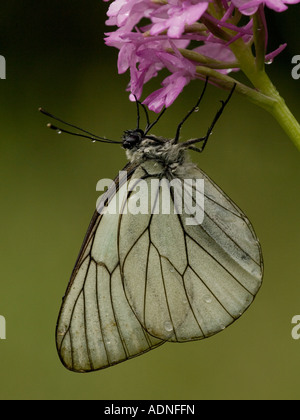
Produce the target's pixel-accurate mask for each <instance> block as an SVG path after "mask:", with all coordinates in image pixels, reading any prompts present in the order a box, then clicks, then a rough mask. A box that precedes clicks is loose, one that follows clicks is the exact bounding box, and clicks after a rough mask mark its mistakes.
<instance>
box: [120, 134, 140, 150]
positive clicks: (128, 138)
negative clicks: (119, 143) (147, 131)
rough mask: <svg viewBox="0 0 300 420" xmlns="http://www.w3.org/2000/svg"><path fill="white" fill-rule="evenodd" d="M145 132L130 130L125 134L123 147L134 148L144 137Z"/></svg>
mask: <svg viewBox="0 0 300 420" xmlns="http://www.w3.org/2000/svg"><path fill="white" fill-rule="evenodd" d="M143 137H144V132H143V131H142V130H139V129H137V130H128V131H125V132H124V135H123V147H124V149H133V148H134V147H135V146H137V145H138V144H139V143H140V142H141V141H142V139H143Z"/></svg>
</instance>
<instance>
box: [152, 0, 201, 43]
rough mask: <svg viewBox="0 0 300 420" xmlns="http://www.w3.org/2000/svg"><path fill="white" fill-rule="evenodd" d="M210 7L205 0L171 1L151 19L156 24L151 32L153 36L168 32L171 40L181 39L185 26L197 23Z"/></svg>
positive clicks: (153, 14)
mask: <svg viewBox="0 0 300 420" xmlns="http://www.w3.org/2000/svg"><path fill="white" fill-rule="evenodd" d="M207 7H208V2H207V1H205V0H200V1H199V0H183V1H181V0H170V1H169V2H168V5H166V6H163V7H161V9H159V10H158V11H157V12H156V13H155V12H154V13H152V14H151V17H152V18H153V21H154V22H155V23H154V24H153V26H152V28H151V30H150V34H151V35H158V34H159V33H161V32H163V31H165V30H168V36H169V37H170V38H179V37H180V36H181V35H182V34H183V32H184V28H185V25H192V24H193V23H195V22H197V20H199V19H200V17H201V16H202V15H203V13H204V12H205V11H206V9H207Z"/></svg>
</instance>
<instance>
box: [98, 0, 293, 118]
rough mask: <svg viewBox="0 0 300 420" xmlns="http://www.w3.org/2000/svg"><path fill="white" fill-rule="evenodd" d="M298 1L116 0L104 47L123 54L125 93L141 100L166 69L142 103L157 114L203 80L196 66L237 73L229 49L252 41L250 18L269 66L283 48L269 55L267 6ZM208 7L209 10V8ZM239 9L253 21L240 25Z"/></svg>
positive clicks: (279, 6) (280, 6)
mask: <svg viewBox="0 0 300 420" xmlns="http://www.w3.org/2000/svg"><path fill="white" fill-rule="evenodd" d="M104 1H107V0H104ZM299 2H300V0H232V1H231V0H114V1H112V2H111V4H110V6H109V9H108V12H107V15H108V20H107V22H106V24H107V25H108V26H116V27H117V29H116V30H115V31H113V32H110V33H107V34H106V39H105V42H106V44H107V45H109V46H113V47H115V48H117V49H118V50H119V55H118V71H119V73H124V72H126V71H127V70H129V71H130V83H129V85H128V87H127V90H128V91H130V92H131V94H134V95H135V96H136V97H137V98H138V99H140V97H141V95H142V90H143V86H144V85H145V83H147V82H148V81H149V80H150V79H152V78H154V77H156V76H157V75H158V73H159V72H160V71H161V70H162V69H167V70H168V71H169V73H170V74H169V75H168V76H167V77H166V78H165V79H164V80H163V82H162V84H161V85H162V87H161V88H160V89H158V90H156V91H155V92H153V93H151V94H150V95H149V96H148V97H147V98H146V100H145V101H144V104H146V105H148V107H149V108H150V109H151V110H153V111H155V112H159V111H160V110H161V109H162V108H163V106H166V107H168V106H170V105H171V104H172V103H173V102H174V100H175V99H176V97H177V96H178V95H179V94H180V93H181V92H182V90H183V88H184V86H186V85H187V84H188V83H189V82H190V81H191V80H192V79H195V78H197V77H200V78H201V77H202V78H203V76H201V75H199V74H198V73H197V66H202V67H203V66H207V67H208V68H209V69H211V68H212V69H214V68H215V70H217V71H218V72H220V73H223V74H228V73H229V72H231V71H238V70H239V67H238V62H237V59H236V57H235V55H234V54H233V52H232V50H231V45H232V44H233V43H234V42H235V41H236V40H237V39H241V40H242V41H243V42H244V45H247V44H250V45H251V43H253V42H254V37H253V20H252V16H251V15H252V14H254V13H256V14H257V16H258V17H259V21H260V22H261V24H262V25H263V26H264V30H263V31H261V34H263V36H264V38H263V39H262V40H261V39H260V42H261V43H260V46H262V47H261V49H260V53H262V54H263V59H265V61H273V59H274V57H276V56H277V55H278V54H279V53H280V52H281V51H282V50H283V49H284V48H285V45H282V46H280V47H279V48H277V49H276V50H275V51H273V52H271V53H268V54H265V50H267V42H268V30H267V24H266V20H265V16H264V5H266V6H267V7H269V8H271V9H273V10H275V11H277V12H281V11H284V10H286V9H287V5H289V4H296V3H299ZM211 3H212V4H211ZM214 3H216V4H214ZM210 4H211V7H208V6H209V5H210ZM220 5H222V7H223V16H221V17H219V18H216V17H215V14H214V13H213V12H212V11H213V10H214V9H215V10H218V13H220V10H221V6H220ZM236 9H239V11H240V12H241V13H242V14H243V15H245V16H249V17H248V18H246V17H244V20H245V21H246V22H245V23H243V25H244V26H242V25H241V23H240V22H238V21H237V17H238V14H237V13H236ZM141 21H142V22H143V23H142V24H143V26H141V24H140V22H141ZM255 47H257V45H255ZM180 49H184V50H185V52H187V53H188V52H191V54H192V53H198V54H199V56H196V57H195V56H194V55H191V54H187V53H186V54H184V52H183V53H182V54H184V55H185V57H192V59H193V60H195V61H192V59H188V58H185V57H184V56H183V55H182V54H181V52H180ZM186 50H187V51H186ZM255 51H256V49H255ZM201 56H202V57H201ZM203 56H204V58H203ZM260 57H261V56H260ZM201 60H202V61H203V63H202V62H201ZM231 64H232V66H231Z"/></svg>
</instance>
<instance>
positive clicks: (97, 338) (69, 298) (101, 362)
mask: <svg viewBox="0 0 300 420" xmlns="http://www.w3.org/2000/svg"><path fill="white" fill-rule="evenodd" d="M134 172H135V168H128V167H127V168H125V169H124V170H123V172H122V173H123V179H117V180H116V181H115V184H116V185H117V190H116V191H114V192H113V194H112V193H111V190H110V189H109V190H108V191H107V193H105V194H104V195H103V197H102V200H101V202H100V204H99V207H100V208H98V210H99V211H100V210H101V207H102V209H103V206H104V203H105V202H106V200H108V201H109V204H108V206H107V210H108V211H107V212H106V213H105V214H99V213H98V212H96V213H95V215H94V217H93V219H92V222H91V224H90V227H89V229H88V233H87V235H86V238H85V241H84V244H83V246H82V249H81V252H80V255H79V257H78V260H77V263H76V266H75V268H74V270H73V273H72V276H71V280H70V283H69V286H68V289H67V292H66V296H65V298H64V301H63V305H62V308H61V312H60V315H59V319H58V324H57V332H56V336H57V349H58V352H59V355H60V358H61V360H62V362H63V364H64V365H65V366H66V367H67V368H68V369H70V370H73V371H78V372H88V371H93V370H98V369H102V368H105V367H108V366H112V365H114V364H116V363H119V362H122V361H124V360H127V359H129V358H131V357H134V356H137V355H139V354H142V353H144V352H146V351H148V350H150V349H152V348H154V347H157V346H158V345H160V344H162V341H161V340H160V339H157V338H155V337H153V336H151V335H149V334H148V333H147V331H146V330H145V329H144V328H143V327H142V325H141V323H140V322H139V320H138V319H137V317H136V315H135V314H134V312H133V311H132V309H131V307H130V305H129V304H128V301H127V297H126V296H125V293H124V289H123V285H122V279H121V272H120V265H119V254H118V247H117V244H118V226H119V217H120V216H119V214H110V213H109V206H110V205H112V203H113V199H114V198H116V197H115V195H114V193H116V195H118V196H122V195H124V193H123V191H124V190H126V187H127V182H129V181H130V178H131V177H132V176H133V175H134ZM111 213H113V212H111Z"/></svg>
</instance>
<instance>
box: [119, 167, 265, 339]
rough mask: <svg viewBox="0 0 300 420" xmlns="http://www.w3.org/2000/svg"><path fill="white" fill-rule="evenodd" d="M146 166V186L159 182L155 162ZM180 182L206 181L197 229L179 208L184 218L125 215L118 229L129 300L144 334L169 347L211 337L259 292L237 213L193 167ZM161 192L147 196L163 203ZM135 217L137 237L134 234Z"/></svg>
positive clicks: (246, 230)
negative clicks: (165, 341)
mask: <svg viewBox="0 0 300 420" xmlns="http://www.w3.org/2000/svg"><path fill="white" fill-rule="evenodd" d="M141 166H142V167H145V165H144V164H142V165H141ZM146 166H147V167H146V168H145V169H146V170H147V171H146V172H147V173H148V177H147V182H148V185H149V188H150V183H151V180H153V179H156V178H159V179H160V180H161V182H162V184H163V181H164V175H163V169H162V168H159V167H158V164H157V163H155V162H154V161H152V162H151V161H148V162H146ZM185 177H186V178H190V179H193V180H195V179H203V180H204V219H203V222H202V223H201V224H199V225H187V223H186V219H187V218H188V217H190V214H191V212H192V209H186V208H183V209H182V210H183V211H182V214H174V213H173V214H169V215H165V214H161V213H160V214H148V215H143V216H142V217H141V219H140V220H139V218H140V216H136V215H132V214H130V213H128V214H124V215H122V217H121V218H120V228H119V237H120V238H122V239H120V242H119V253H120V267H121V273H122V278H123V281H124V289H125V293H126V296H127V299H128V302H129V303H130V305H131V308H132V310H133V311H134V312H135V314H136V316H137V318H138V319H139V321H140V322H141V324H142V325H143V327H144V328H145V330H147V331H148V332H149V333H150V334H151V335H153V336H154V337H157V338H159V339H161V340H168V341H175V342H182V341H190V340H197V339H202V338H206V337H209V336H211V335H213V334H216V333H217V332H219V331H221V330H223V329H224V328H225V327H227V326H228V325H230V324H231V323H232V322H233V321H235V320H236V319H237V318H239V317H240V315H241V314H242V313H243V312H244V311H245V310H246V309H247V308H248V306H249V305H250V303H251V302H252V301H253V299H254V297H255V295H256V293H257V291H258V290H259V288H260V285H261V280H262V270H263V265H262V256H261V249H260V245H259V242H258V240H257V238H256V235H255V233H254V231H253V228H252V226H251V224H250V222H249V221H248V219H247V218H246V216H245V215H244V214H243V213H242V211H241V210H240V209H239V208H238V207H237V206H236V205H235V204H234V203H233V202H232V201H231V200H230V199H229V198H228V197H227V196H226V195H225V193H223V192H222V190H221V189H220V188H219V187H217V186H216V185H215V184H214V183H213V181H212V180H210V179H209V178H208V177H207V176H206V175H205V174H204V173H203V172H202V171H200V169H198V168H197V167H196V166H195V165H190V166H189V167H186V171H185ZM170 180H172V177H170V176H168V181H170ZM195 188H196V187H195ZM162 191H163V188H160V187H157V190H156V191H155V190H153V189H152V195H153V193H154V196H156V197H157V198H159V199H160V200H162V199H163V198H164V197H163V194H165V193H163V192H162ZM173 195H174V192H173ZM170 197H171V201H172V203H171V205H172V204H173V206H174V201H175V200H174V196H173V198H172V194H170ZM130 199H131V197H130V195H128V201H130ZM194 204H195V203H194ZM175 207H176V201H175ZM149 213H150V212H149ZM137 220H139V222H138V223H139V229H138V233H139V234H137V231H136V230H135V229H132V226H135V225H136V223H137Z"/></svg>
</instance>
